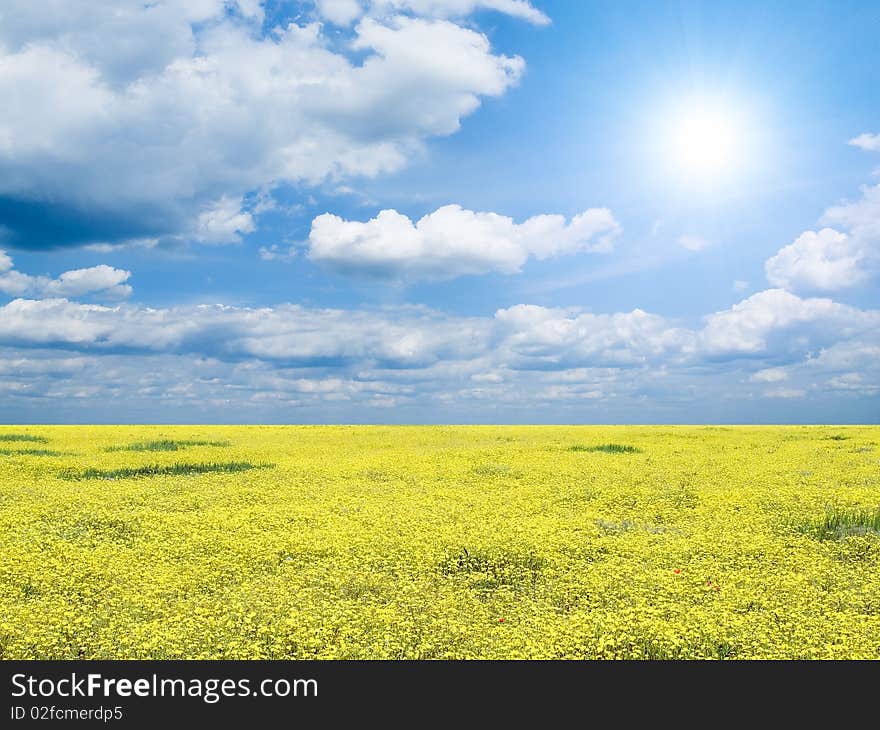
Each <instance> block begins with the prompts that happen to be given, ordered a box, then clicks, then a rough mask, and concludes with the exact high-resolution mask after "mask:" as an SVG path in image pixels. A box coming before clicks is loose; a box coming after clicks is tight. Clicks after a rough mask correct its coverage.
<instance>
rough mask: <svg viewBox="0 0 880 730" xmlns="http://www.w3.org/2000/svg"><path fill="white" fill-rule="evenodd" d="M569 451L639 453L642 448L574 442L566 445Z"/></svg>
mask: <svg viewBox="0 0 880 730" xmlns="http://www.w3.org/2000/svg"><path fill="white" fill-rule="evenodd" d="M568 450H569V451H601V452H603V453H606V454H641V453H642V450H641V449H640V448H638V447H636V446H627V445H626V444H599V445H598V446H583V445H581V444H575V445H574V446H569V447H568Z"/></svg>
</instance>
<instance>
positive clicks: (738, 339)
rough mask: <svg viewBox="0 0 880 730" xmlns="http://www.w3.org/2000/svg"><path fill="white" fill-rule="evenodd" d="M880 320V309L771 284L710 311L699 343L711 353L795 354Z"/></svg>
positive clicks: (872, 325)
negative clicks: (800, 294)
mask: <svg viewBox="0 0 880 730" xmlns="http://www.w3.org/2000/svg"><path fill="white" fill-rule="evenodd" d="M878 326H880V312H877V311H863V310H860V309H856V308H854V307H849V306H847V305H845V304H839V303H838V302H834V301H832V300H831V299H825V298H810V299H802V298H800V297H798V296H797V295H795V294H792V293H790V292H787V291H785V290H783V289H767V290H765V291H762V292H758V293H757V294H753V295H752V296H750V297H748V298H747V299H744V300H743V301H741V302H739V303H738V304H735V305H734V306H733V307H731V308H730V309H727V310H724V311H721V312H716V313H715V314H711V315H709V316H708V317H707V318H706V323H705V326H704V327H703V329H702V330H701V331H700V332H699V337H698V339H699V347H700V349H701V350H702V351H704V352H705V353H706V354H707V355H708V356H710V357H716V356H722V357H732V356H742V357H751V356H760V355H767V354H770V353H775V354H779V355H783V354H785V355H790V354H791V353H793V352H799V353H804V352H809V351H811V350H816V349H818V348H820V347H822V346H824V345H826V344H830V343H832V342H834V341H836V340H841V339H845V338H847V337H852V336H854V335H856V334H859V333H862V332H865V331H868V330H872V329H876V328H877V327H878Z"/></svg>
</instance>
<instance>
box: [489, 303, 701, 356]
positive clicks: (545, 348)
mask: <svg viewBox="0 0 880 730" xmlns="http://www.w3.org/2000/svg"><path fill="white" fill-rule="evenodd" d="M495 318H496V320H497V321H498V323H499V324H500V325H501V331H502V332H503V335H504V346H505V347H506V348H507V349H508V350H509V352H510V353H511V365H512V366H514V367H521V368H538V369H540V368H547V367H553V368H560V367H563V366H564V367H583V366H584V365H587V364H589V365H618V366H629V365H636V364H645V363H648V362H657V361H660V360H664V359H667V358H668V359H671V360H674V359H676V358H678V357H680V356H681V354H682V353H684V352H687V351H690V350H691V349H692V347H693V333H691V332H689V331H687V330H684V329H679V328H676V327H674V326H673V325H671V324H670V323H669V322H668V321H667V320H666V319H664V318H663V317H660V316H658V315H654V314H649V313H647V312H643V311H642V310H640V309H635V310H633V311H632V312H625V313H623V312H622V313H617V314H592V313H589V312H579V311H577V310H565V309H553V308H547V307H539V306H535V305H528V304H520V305H517V306H515V307H510V308H508V309H501V310H498V312H497V313H496V314H495Z"/></svg>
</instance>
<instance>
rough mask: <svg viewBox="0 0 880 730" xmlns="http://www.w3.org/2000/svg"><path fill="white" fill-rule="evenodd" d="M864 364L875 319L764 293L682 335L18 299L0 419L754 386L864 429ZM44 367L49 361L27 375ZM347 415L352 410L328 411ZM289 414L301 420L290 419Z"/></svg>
mask: <svg viewBox="0 0 880 730" xmlns="http://www.w3.org/2000/svg"><path fill="white" fill-rule="evenodd" d="M59 346H61V347H63V349H64V351H65V353H66V354H65V355H64V358H65V359H66V360H67V362H62V361H61V360H59V357H60V356H59V353H58V350H57V348H59ZM46 348H55V349H46ZM77 352H79V354H77ZM878 353H880V312H876V311H863V310H858V309H855V308H852V307H846V306H844V305H841V304H838V303H835V302H832V301H830V300H827V299H800V298H799V297H796V296H795V295H792V294H790V293H788V292H783V291H779V290H769V291H767V292H760V293H759V294H756V295H754V296H753V297H750V298H749V299H746V300H744V301H743V302H740V303H739V304H738V305H735V306H734V307H732V308H730V309H729V310H725V311H724V312H719V313H716V314H714V315H711V316H710V317H708V318H707V320H706V322H705V324H704V326H703V327H702V328H701V329H697V330H693V329H688V328H685V327H681V326H678V325H676V323H674V322H672V321H670V320H669V319H666V318H664V317H661V316H659V315H656V314H651V313H648V312H643V311H640V310H634V311H632V312H618V313H609V314H594V313H591V312H584V311H582V310H578V309H559V308H547V307H541V306H536V305H516V306H513V307H508V308H505V309H500V310H498V311H497V312H496V313H495V315H494V316H491V317H462V316H450V315H444V314H442V313H440V312H436V311H432V310H428V309H424V308H419V307H404V308H397V309H395V310H384V309H378V310H360V311H358V310H353V311H352V310H341V309H310V308H306V307H300V306H295V305H289V304H288V305H279V306H275V307H262V308H246V307H231V306H220V305H201V306H186V307H172V308H148V307H143V306H135V305H129V304H119V305H116V306H112V307H111V306H100V305H96V304H84V303H76V302H71V301H68V300H64V299H46V300H41V301H37V300H25V299H18V300H15V301H12V302H10V303H9V304H7V305H5V306H3V307H0V392H2V394H3V398H0V413H6V414H9V413H18V414H19V417H21V414H23V413H32V414H39V413H42V414H44V417H45V413H47V412H48V411H47V408H51V409H52V411H51V412H53V413H58V412H62V411H63V412H68V411H67V410H66V409H68V408H70V409H74V410H75V408H76V406H75V405H74V404H75V403H76V402H82V403H84V404H85V403H89V404H90V405H89V407H91V408H93V409H94V408H95V407H96V406H95V404H96V403H99V404H101V405H100V407H101V408H103V407H106V408H107V409H109V410H108V411H107V412H108V413H110V414H111V415H109V416H107V417H108V418H110V419H111V420H112V419H113V418H116V419H118V418H120V417H121V416H122V414H121V413H120V412H118V411H113V410H112V409H113V407H114V404H116V403H125V406H126V408H129V409H130V408H132V407H135V405H136V407H137V408H139V409H143V412H151V413H154V414H156V415H155V418H158V419H160V420H161V419H163V418H167V416H168V414H169V413H171V412H172V411H174V412H176V413H180V414H184V415H183V416H181V417H183V418H190V419H191V418H193V417H195V416H193V414H194V413H195V414H204V415H203V416H201V417H202V418H207V417H208V416H207V414H208V413H209V412H210V413H212V414H213V415H212V416H211V417H212V418H222V417H223V414H228V413H229V412H230V410H229V409H230V408H234V409H235V411H234V412H235V413H237V414H239V415H238V418H241V419H243V420H248V419H251V420H256V421H260V420H266V419H267V418H275V419H280V420H284V421H287V422H289V420H290V419H291V418H293V419H294V420H296V419H297V418H302V419H304V420H314V419H315V418H318V419H326V418H330V417H332V418H339V419H342V420H350V418H351V417H352V416H354V417H356V418H361V417H368V416H363V415H362V416H358V414H364V413H368V412H369V410H367V411H364V410H361V409H372V408H374V407H378V406H380V405H382V404H384V405H385V406H393V407H394V408H395V410H394V411H393V415H391V416H389V418H393V419H396V420H400V419H401V418H405V416H404V414H406V413H409V414H410V416H409V417H411V418H412V419H414V420H418V421H424V420H426V418H428V417H429V416H428V415H427V414H436V413H440V412H442V413H445V414H447V416H445V417H441V419H444V418H445V420H448V419H449V418H450V417H451V416H450V415H449V414H453V413H454V414H458V415H457V416H456V419H459V418H463V419H464V420H471V419H474V418H476V419H477V420H489V421H491V420H509V419H510V418H525V419H527V420H534V418H535V414H544V415H543V416H541V417H542V418H543V417H548V414H550V415H549V417H550V418H551V420H559V419H562V418H563V417H564V418H566V419H573V420H580V419H583V418H594V419H597V420H606V419H607V418H608V417H609V416H608V414H609V413H612V412H613V413H615V414H617V415H615V416H614V417H615V418H622V419H623V420H627V419H630V420H633V419H635V420H638V419H639V418H640V417H641V418H643V417H644V406H645V402H646V401H647V400H650V402H651V403H652V413H654V415H655V416H656V417H658V418H666V417H670V418H674V417H676V414H678V416H677V417H678V418H681V417H682V414H691V415H690V417H692V416H693V414H694V413H698V412H699V403H701V402H705V401H711V402H712V403H715V404H718V407H719V408H721V407H723V404H725V403H735V404H737V405H736V406H735V408H737V409H738V408H741V407H742V408H745V407H747V404H748V403H749V402H750V399H751V398H753V397H754V396H755V395H756V394H755V393H754V390H753V389H754V384H755V383H761V384H766V385H767V386H769V387H768V388H767V389H766V390H764V391H763V392H759V393H758V394H757V395H763V396H766V397H768V398H776V399H783V400H784V399H792V398H807V397H809V398H811V399H818V400H811V404H813V405H816V406H817V408H818V407H820V406H819V405H818V404H820V403H822V402H824V403H826V404H830V405H829V406H828V407H829V408H831V410H828V411H826V412H827V413H828V418H832V419H833V418H840V417H841V415H840V414H841V413H842V411H841V410H839V409H840V408H842V407H844V406H845V404H842V403H841V401H840V400H839V399H840V398H846V399H848V402H850V403H851V406H850V407H852V408H855V409H857V410H856V411H852V412H853V413H854V414H855V415H856V416H859V414H862V415H861V416H859V417H861V418H864V413H865V412H867V411H866V409H867V410H870V408H871V403H870V401H866V400H864V398H871V397H875V396H876V395H878V394H880V365H878V363H880V356H878ZM744 355H745V356H748V358H749V359H748V360H743V359H742V358H743V356H744ZM43 360H45V361H46V362H47V363H50V361H51V364H47V365H46V367H45V369H40V368H38V367H34V366H33V363H35V362H39V361H43ZM83 363H86V364H83ZM835 394H836V395H835ZM855 396H858V397H855ZM823 398H824V399H825V400H824V401H823V400H822V399H823ZM831 398H837V400H828V399H831ZM860 398H861V400H860ZM28 399H32V400H33V405H32V406H30V405H28V403H29V402H30V401H29V400H28ZM762 400H763V399H760V398H759V399H755V403H756V404H759V403H760V402H761V401H762ZM346 403H348V404H351V405H352V408H353V409H354V410H348V411H346V410H344V409H343V410H328V409H336V408H342V407H343V404H346ZM83 407H85V406H83ZM749 407H751V406H749ZM29 408H30V409H31V410H28V409H29ZM151 408H152V409H153V410H152V411H150V409H151ZM291 408H305V409H308V408H314V409H316V410H312V411H308V413H309V415H308V416H294V415H292V413H291V411H290V409H291ZM547 408H551V409H552V410H551V411H547V410H546V409H547ZM610 408H614V409H615V410H614V411H611V410H609V409H610ZM754 408H759V406H758V405H755V406H754ZM174 409H176V410H174ZM210 409H214V410H213V411H212V410H210ZM407 409H410V410H409V411H407ZM438 409H439V410H438ZM444 409H445V410H444ZM541 409H545V410H541ZM593 409H595V410H593ZM627 409H628V410H627ZM681 409H685V410H681ZM695 409H697V410H695ZM858 409H861V410H858ZM74 410H71V411H70V412H71V413H73V412H74ZM75 412H76V413H77V414H79V415H78V416H76V418H80V419H81V418H82V417H83V415H84V411H82V410H80V411H75ZM130 412H131V411H129V413H130ZM139 412H140V411H139ZM818 412H819V411H814V413H818ZM91 413H92V415H91V416H90V418H92V419H94V418H95V417H96V416H95V411H94V410H93V411H91ZM331 413H332V414H335V415H333V416H331V415H330V414H331ZM731 413H732V415H733V416H736V414H737V413H739V414H741V413H742V412H741V411H739V410H735V411H732V412H731ZM753 413H754V414H755V417H763V415H764V411H760V410H758V411H753ZM187 414H188V415H187ZM345 414H348V415H345ZM516 414H519V415H518V416H517V415H516ZM562 414H565V415H564V416H563V415H562ZM587 414H592V415H590V416H588V415H587ZM640 414H641V415H640ZM658 414H659V415H658ZM814 417H815V418H819V416H816V415H814ZM71 418H74V416H71Z"/></svg>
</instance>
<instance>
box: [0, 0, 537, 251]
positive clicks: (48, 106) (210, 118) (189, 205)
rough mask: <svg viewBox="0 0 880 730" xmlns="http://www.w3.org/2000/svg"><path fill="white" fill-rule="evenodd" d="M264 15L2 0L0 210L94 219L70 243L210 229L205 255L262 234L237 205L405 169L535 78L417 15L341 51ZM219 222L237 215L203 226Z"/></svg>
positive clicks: (73, 231) (473, 33)
mask: <svg viewBox="0 0 880 730" xmlns="http://www.w3.org/2000/svg"><path fill="white" fill-rule="evenodd" d="M496 4H498V3H496ZM500 4H501V5H503V3H500ZM252 5H253V4H243V3H238V5H237V7H238V9H239V11H240V12H238V13H232V14H230V13H227V12H226V10H225V8H226V7H227V5H226V4H225V3H224V2H221V1H220V0H216V1H215V2H207V1H206V2H202V3H186V2H170V1H169V0H165V1H163V0H157V2H155V3H140V2H133V1H131V2H119V3H117V5H116V6H115V7H116V8H117V9H118V12H115V13H108V12H106V4H105V3H102V2H97V1H95V0H93V1H90V2H85V1H84V2H81V3H80V2H78V3H76V4H75V6H76V7H75V9H74V7H73V6H72V5H70V4H69V3H63V2H58V3H52V2H49V0H43V1H42V2H36V1H34V0H27V1H22V2H8V3H4V7H3V9H2V10H0V13H2V16H0V98H3V104H2V106H0V198H2V197H6V198H9V199H12V200H16V201H19V200H20V201H25V202H27V203H28V204H29V205H33V206H38V207H39V206H43V208H45V209H46V211H47V212H48V214H51V215H55V216H64V215H67V216H68V219H65V220H68V222H69V219H72V220H76V221H80V219H82V218H83V213H87V214H88V216H86V217H87V218H88V220H89V221H93V220H95V221H98V223H95V224H94V225H91V224H90V225H91V227H89V226H83V224H82V223H79V228H76V227H74V226H71V225H67V226H57V225H56V226H55V227H54V228H53V227H49V228H47V229H46V230H57V229H61V230H65V231H67V234H66V235H68V236H69V239H70V241H69V242H74V243H89V242H101V241H110V242H113V241H119V240H123V239H127V238H155V237H157V236H176V235H195V236H198V235H199V231H203V226H204V225H207V227H208V230H207V231H203V235H204V239H205V240H206V241H209V240H231V239H233V238H234V236H235V235H236V234H235V231H236V229H237V230H239V231H242V232H244V231H246V230H247V229H248V228H250V227H251V226H252V225H253V221H252V220H251V219H250V218H249V217H248V216H249V215H251V212H250V211H247V210H242V209H241V208H239V210H236V211H233V210H232V209H231V201H238V200H240V199H241V198H242V197H243V196H244V195H246V194H248V193H251V192H253V191H257V190H261V189H267V188H269V187H271V186H273V185H276V184H279V183H290V184H303V185H314V184H318V183H320V182H322V181H324V180H326V179H327V178H332V179H336V180H340V179H344V178H347V177H352V176H359V175H366V176H374V175H378V174H380V173H383V172H386V171H391V170H396V169H399V168H400V167H401V166H402V165H404V164H405V163H406V161H407V159H409V157H410V156H411V155H412V154H414V153H417V152H418V151H419V150H420V149H421V147H422V145H423V143H424V141H425V140H426V139H427V138H429V137H433V136H437V135H448V134H451V133H453V132H455V131H456V130H457V129H458V128H459V126H460V124H461V120H462V119H463V118H464V117H465V116H467V115H469V114H471V113H472V112H473V111H474V110H475V109H477V108H478V107H479V105H480V103H481V99H482V98H484V97H492V96H499V95H501V94H503V93H504V92H505V91H506V90H507V89H508V88H509V87H510V86H511V85H513V84H515V83H516V82H517V81H518V79H519V78H520V76H521V74H522V72H523V69H524V65H525V64H524V62H523V60H522V59H521V58H519V57H517V56H505V55H501V54H496V53H493V51H492V48H491V46H490V43H489V40H488V39H487V38H486V36H485V35H483V34H481V33H480V32H478V31H477V30H474V29H472V28H469V27H465V26H464V25H459V24H457V23H455V22H452V21H448V20H442V19H434V18H431V17H418V12H419V11H418V9H417V8H416V9H414V12H416V16H415V17H413V16H405V17H404V16H388V17H385V16H383V17H382V18H381V19H377V18H373V17H363V18H362V19H361V20H360V21H359V22H358V24H357V25H356V26H355V27H354V28H353V29H352V30H351V31H350V42H348V43H343V44H339V43H331V42H329V40H328V37H327V36H326V35H325V32H324V30H323V29H322V27H321V25H320V24H318V23H313V24H308V25H297V24H295V23H294V24H291V25H289V26H287V27H283V28H281V27H278V28H275V29H274V30H273V31H272V32H271V33H270V34H268V35H266V36H261V35H260V34H259V29H258V25H257V24H256V23H257V22H258V21H259V13H257V12H256V10H255V9H254V7H252ZM474 6H475V7H476V5H474ZM523 7H526V6H525V4H522V3H513V4H511V5H510V8H512V9H514V10H516V9H517V8H519V9H520V10H522V8H523ZM466 9H467V8H465V10H466ZM426 12H427V11H426ZM243 15H244V16H246V17H242V16H243ZM196 21H198V23H197V24H195V25H194V23H196ZM252 21H253V22H252ZM34 191H39V194H36V193H35V192H34ZM47 200H51V201H52V203H51V205H50V204H47V203H46V202H45V201H47ZM212 209H213V210H215V211H216V210H219V209H222V211H223V212H224V215H225V214H226V213H228V214H229V215H226V217H225V218H221V220H219V221H217V220H216V219H215V217H214V216H213V215H211V214H207V219H206V218H205V216H206V211H210V210H212ZM40 210H42V208H41V209H40ZM31 219H32V220H39V219H40V216H39V215H35V216H32V217H31ZM218 227H219V228H218ZM38 234H40V235H38ZM42 234H43V231H42V229H38V230H36V229H35V230H30V229H27V230H25V229H17V230H15V231H12V235H17V236H18V237H19V238H20V239H21V240H20V241H19V243H21V244H22V245H30V246H33V247H45V246H51V245H57V244H59V243H64V241H57V240H55V241H46V240H43V235H42ZM16 245H18V244H16Z"/></svg>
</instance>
